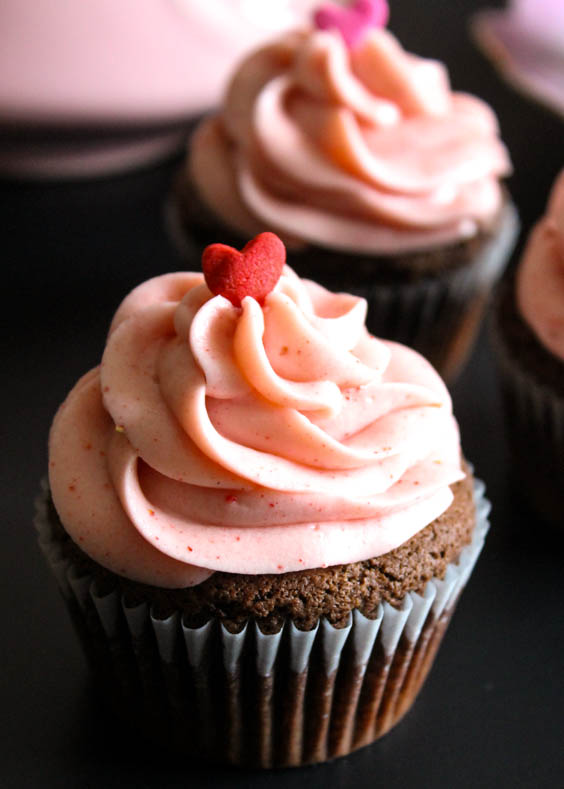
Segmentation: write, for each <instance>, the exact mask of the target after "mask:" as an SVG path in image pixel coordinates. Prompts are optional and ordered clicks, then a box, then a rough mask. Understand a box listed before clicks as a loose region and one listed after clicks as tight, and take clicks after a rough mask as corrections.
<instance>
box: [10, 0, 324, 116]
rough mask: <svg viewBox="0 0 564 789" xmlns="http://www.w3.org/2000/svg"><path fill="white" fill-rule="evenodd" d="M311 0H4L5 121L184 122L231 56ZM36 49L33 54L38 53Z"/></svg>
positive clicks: (208, 99)
mask: <svg viewBox="0 0 564 789" xmlns="http://www.w3.org/2000/svg"><path fill="white" fill-rule="evenodd" d="M311 5H313V0H268V2H264V0H205V2H203V0H165V1H164V2H163V0H119V2H115V0H96V1H95V2H75V0H43V2H36V0H2V3H1V8H0V20H1V21H0V119H1V120H2V121H4V122H7V121H9V122H10V123H28V122H31V123H33V124H44V123H47V124H68V123H72V124H96V125H99V124H115V123H125V124H141V125H144V126H146V125H148V124H152V123H167V122H178V121H179V120H182V119H185V118H187V117H191V116H193V115H195V114H199V113H201V112H203V111H205V110H208V109H209V108H210V107H213V106H215V105H216V104H217V103H218V101H219V99H220V96H221V90H222V87H223V83H224V81H225V79H226V78H227V75H228V73H229V70H230V69H231V68H232V67H233V64H234V63H235V62H236V61H237V59H238V58H240V57H241V56H242V55H243V53H244V52H246V51H248V49H249V48H251V47H255V46H258V45H259V44H260V43H261V42H264V41H266V40H267V39H268V38H269V37H271V36H273V35H275V34H276V33H277V32H278V31H281V30H288V29H291V28H293V27H295V26H296V25H300V24H302V23H303V21H304V19H305V18H306V15H307V11H308V6H311ZM31 53H33V57H31Z"/></svg>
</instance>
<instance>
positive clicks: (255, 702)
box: [36, 480, 490, 767]
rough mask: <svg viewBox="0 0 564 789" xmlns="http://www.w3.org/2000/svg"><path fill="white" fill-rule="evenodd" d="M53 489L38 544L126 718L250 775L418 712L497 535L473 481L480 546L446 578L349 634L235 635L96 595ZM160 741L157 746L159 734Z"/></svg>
mask: <svg viewBox="0 0 564 789" xmlns="http://www.w3.org/2000/svg"><path fill="white" fill-rule="evenodd" d="M47 497H48V493H47V491H45V492H44V495H43V496H42V497H41V499H40V500H39V501H38V505H37V515H36V526H37V530H38V533H39V544H40V546H41V548H42V550H43V553H44V554H45V556H46V559H47V561H48V563H49V565H50V566H51V568H52V570H53V572H54V574H55V576H56V578H57V581H58V584H59V588H60V590H61V592H62V595H63V597H64V599H65V601H66V603H67V606H68V608H69V612H70V614H71V617H72V619H73V622H74V625H75V627H76V629H77V631H78V634H79V636H80V638H81V641H82V644H83V647H84V648H85V651H86V654H87V656H88V658H89V660H90V662H91V664H92V667H93V668H94V669H95V672H96V675H97V676H98V678H99V679H100V680H101V682H102V689H105V691H106V693H107V694H109V696H110V698H116V699H117V700H118V703H117V707H118V711H121V713H123V714H124V716H125V717H127V718H128V719H130V720H131V721H134V722H135V723H136V725H137V726H138V727H140V728H141V729H142V730H143V731H144V733H145V734H147V735H148V736H149V737H151V738H152V739H155V737H156V738H157V739H161V738H162V739H163V741H164V742H166V743H169V744H170V743H173V744H174V745H176V746H177V747H179V748H182V749H183V750H184V751H191V752H194V753H196V754H199V755H203V756H205V757H207V758H210V759H214V760H221V761H227V762H230V763H233V764H238V765H246V766H254V767H289V766H297V765H304V764H310V763H315V762H321V761H326V760H328V759H332V758H335V757H337V756H343V755H345V754H347V753H350V752H351V751H353V750H355V749H356V748H360V747H362V746H364V745H368V744H369V743H371V742H373V741H374V740H375V739H377V738H378V737H380V736H382V735H383V734H385V733H386V732H387V731H388V730H389V729H390V728H391V727H392V726H393V725H394V724H395V723H396V722H397V721H398V720H399V719H400V718H401V717H402V716H403V714H404V713H405V712H407V710H408V709H409V707H410V706H411V703H412V702H413V700H414V698H415V696H416V695H417V692H418V691H419V689H420V687H421V685H422V683H423V680H424V679H425V677H426V675H427V673H428V671H429V668H430V666H431V664H432V661H433V658H434V655H435V653H436V650H437V648H438V646H439V643H440V641H441V638H442V636H443V634H444V632H445V630H446V627H447V625H448V623H449V621H450V617H451V615H452V613H453V610H454V608H455V606H456V602H457V600H458V597H459V595H460V593H461V591H462V589H463V587H464V585H465V584H466V581H467V580H468V577H469V576H470V574H471V572H472V568H473V566H474V564H475V562H476V559H477V558H478V555H479V553H480V551H481V549H482V546H483V544H484V539H485V536H486V533H487V530H488V528H489V522H488V513H489V509H490V506H489V502H488V501H487V499H485V498H484V485H483V483H481V482H480V481H479V480H478V481H476V484H475V500H476V511H477V523H476V528H475V530H474V535H473V539H472V542H471V543H470V544H469V545H468V546H466V547H465V548H464V549H463V550H462V552H461V555H460V557H459V559H458V561H457V562H456V563H452V564H450V565H449V566H448V568H447V571H446V574H445V577H444V578H443V579H438V578H436V579H433V580H432V581H430V582H429V583H428V584H427V586H426V588H425V591H424V592H423V594H415V593H409V594H407V595H406V596H405V598H404V599H403V601H402V603H401V605H400V606H399V607H398V608H394V607H393V606H391V605H389V604H388V603H384V604H381V605H380V606H379V608H378V611H377V615H376V617H375V618H373V619H368V618H367V617H365V616H363V615H362V614H361V613H360V611H358V610H355V611H353V612H352V614H351V615H350V617H349V621H348V623H347V624H346V626H345V627H342V628H335V627H333V626H332V625H331V624H329V622H327V621H326V620H322V621H320V622H318V624H317V626H316V627H315V629H314V630H311V631H300V630H298V629H297V628H296V627H295V625H294V623H293V622H292V621H287V622H286V623H285V624H284V626H283V627H282V629H281V630H280V631H279V632H278V633H275V634H272V635H270V634H269V635H267V634H263V633H261V631H260V629H259V627H258V626H257V624H256V622H253V621H250V620H249V621H248V622H247V623H246V624H245V625H244V627H243V629H242V630H241V631H240V632H239V633H231V632H229V631H228V630H227V629H226V628H225V627H224V626H223V624H221V623H220V622H219V621H216V620H210V621H209V622H207V623H206V624H205V625H204V626H203V627H200V628H189V627H187V626H186V625H185V624H184V623H183V621H182V618H181V613H180V612H175V613H173V614H172V615H171V616H169V617H168V618H167V619H159V618H158V617H156V616H155V615H154V612H153V611H151V609H150V607H149V606H148V605H147V604H146V603H142V604H140V605H139V604H138V605H134V606H129V605H128V604H127V601H125V600H124V599H122V598H121V597H120V595H119V593H118V592H117V591H115V590H114V591H110V592H109V593H106V594H100V592H99V590H98V589H97V587H96V582H95V581H94V579H93V578H92V576H90V575H80V574H79V572H78V569H77V567H76V566H74V565H73V563H72V561H71V560H69V559H68V558H65V557H63V555H62V551H61V543H60V539H59V538H57V537H56V536H55V534H54V532H53V530H52V526H51V524H50V521H49V515H48V510H47ZM159 735H160V736H159Z"/></svg>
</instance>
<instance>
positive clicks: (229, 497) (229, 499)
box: [225, 494, 237, 504]
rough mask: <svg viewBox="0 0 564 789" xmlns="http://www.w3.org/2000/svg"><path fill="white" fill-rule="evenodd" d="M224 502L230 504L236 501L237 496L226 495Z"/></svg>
mask: <svg viewBox="0 0 564 789" xmlns="http://www.w3.org/2000/svg"><path fill="white" fill-rule="evenodd" d="M225 501H228V502H229V503H230V504H231V503H233V502H236V501H237V496H233V495H232V494H228V495H227V496H226V497H225Z"/></svg>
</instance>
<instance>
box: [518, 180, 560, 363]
mask: <svg viewBox="0 0 564 789" xmlns="http://www.w3.org/2000/svg"><path fill="white" fill-rule="evenodd" d="M516 296H517V306H518V309H519V312H520V313H521V315H522V317H523V318H524V320H525V322H526V323H527V324H528V325H529V326H530V328H531V329H532V330H533V332H534V333H535V335H536V337H537V338H538V340H539V341H540V343H541V344H542V345H543V346H544V347H545V348H546V349H547V350H548V351H550V353H552V354H553V355H554V356H556V357H557V358H558V359H562V360H563V361H564V170H563V171H562V172H561V173H560V175H559V176H558V178H557V180H556V183H555V185H554V188H553V190H552V194H551V196H550V200H549V202H548V207H547V210H546V214H545V216H544V217H543V218H542V219H541V220H540V222H538V223H537V225H536V226H535V228H534V229H533V231H532V233H531V236H530V238H529V240H528V242H527V246H526V249H525V253H524V255H523V259H522V261H521V263H520V265H519V269H518V271H517V288H516Z"/></svg>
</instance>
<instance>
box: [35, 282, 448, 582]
mask: <svg viewBox="0 0 564 789" xmlns="http://www.w3.org/2000/svg"><path fill="white" fill-rule="evenodd" d="M365 314H366V302H365V301H364V299H360V298H357V297H354V296H351V295H347V294H342V293H341V294H333V293H329V292H328V291H326V290H324V289H323V288H321V287H320V286H318V285H315V284H314V283H312V282H309V281H305V280H303V281H302V280H300V279H298V277H297V276H296V275H295V274H294V272H293V271H292V270H291V269H289V268H287V267H286V268H285V269H284V273H283V275H282V277H281V278H280V280H279V282H278V284H277V285H276V287H275V289H274V290H273V291H272V292H271V293H270V294H269V295H268V296H267V297H266V300H265V303H264V306H263V307H261V306H259V304H258V303H257V302H256V301H255V300H254V299H252V298H250V297H249V296H247V297H245V299H244V300H243V302H242V306H241V307H240V308H237V307H234V306H233V305H232V304H231V302H229V301H228V300H227V299H225V298H224V297H223V296H213V295H212V294H211V293H210V291H209V290H208V288H207V286H206V284H205V282H204V280H203V276H202V275H201V274H189V273H178V274H169V275H165V276H161V277H157V278H155V279H152V280H149V281H148V282H145V283H144V284H142V285H141V286H139V287H138V288H136V289H135V290H134V291H132V293H131V294H130V295H129V296H128V297H127V298H126V299H125V300H124V302H123V303H122V305H121V306H120V308H119V310H118V312H117V313H116V316H115V318H114V321H113V323H112V326H111V329H110V334H109V338H108V342H107V346H106V349H105V352H104V356H103V359H102V364H101V367H100V368H96V369H94V370H92V371H90V372H89V373H88V374H87V375H86V376H84V378H82V379H81V380H80V381H79V382H78V384H77V385H76V386H75V388H74V389H73V390H72V391H71V393H70V394H69V396H68V397H67V399H66V401H65V402H64V404H63V405H62V406H61V408H60V410H59V412H58V414H57V416H56V418H55V420H54V423H53V427H52V431H51V436H50V469H49V472H50V484H51V490H52V494H53V500H54V503H55V506H56V508H57V510H58V512H59V515H60V517H61V519H62V522H63V523H64V525H65V528H66V529H67V531H68V532H69V534H70V536H71V537H72V539H73V540H74V541H75V542H76V543H77V544H78V545H80V546H81V547H82V548H83V550H84V551H85V552H86V553H87V554H89V555H90V556H92V557H93V558H94V559H95V560H96V561H98V562H99V563H100V564H102V565H104V566H106V567H108V568H109V569H111V570H113V571H114V572H117V573H119V574H122V575H124V576H127V577H129V578H132V579H135V580H138V581H142V582H146V583H151V584H156V585H159V586H163V587H170V588H176V587H182V586H188V585H193V584H197V583H200V582H201V581H203V580H204V579H205V578H207V577H208V576H209V575H210V574H211V573H212V572H213V571H218V570H221V571H228V572H234V573H252V574H256V573H282V572H286V571H291V570H302V569H308V568H314V567H325V566H329V565H334V564H341V563H346V562H353V561H360V560H363V559H367V558H369V557H373V556H378V555H380V554H383V553H386V552H388V551H390V550H392V549H393V548H395V547H397V546H398V545H400V544H402V543H403V542H405V541H406V540H408V539H409V538H410V537H411V536H412V535H413V534H415V533H416V532H418V531H419V530H420V529H422V528H423V527H424V526H426V525H427V524H428V523H430V522H431V521H432V520H433V519H434V518H436V517H438V516H439V515H440V514H441V513H442V512H444V511H445V510H446V509H447V508H448V506H449V505H450V503H451V501H452V497H453V496H452V492H451V489H450V487H449V486H450V485H451V484H452V483H454V482H455V481H457V480H459V479H461V478H463V476H464V474H463V472H462V470H461V465H460V445H459V436H458V429H457V425H456V422H455V421H454V418H453V416H452V409H451V402H450V398H449V395H448V392H447V390H446V388H445V386H444V384H443V383H442V381H441V379H440V378H439V376H438V375H437V373H436V372H435V371H434V370H433V368H432V367H431V366H430V365H429V364H428V362H426V361H425V360H424V359H423V358H422V357H421V356H419V355H418V354H417V353H415V352H414V351H411V350H409V349H408V348H405V347H404V346H401V345H398V344H395V343H391V342H383V341H380V340H377V339H375V338H374V337H371V336H370V335H369V334H368V332H367V330H366V328H365V326H364V319H365Z"/></svg>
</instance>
